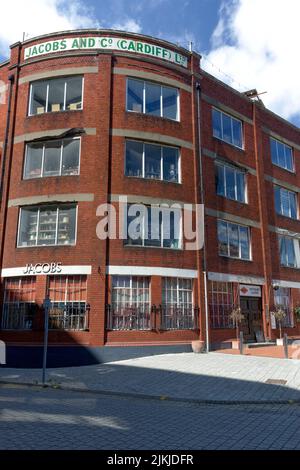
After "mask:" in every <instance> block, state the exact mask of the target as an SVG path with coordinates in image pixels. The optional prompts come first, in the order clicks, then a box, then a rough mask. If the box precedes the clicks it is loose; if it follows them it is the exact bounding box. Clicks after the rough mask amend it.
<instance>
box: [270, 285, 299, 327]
mask: <svg viewBox="0 0 300 470" xmlns="http://www.w3.org/2000/svg"><path fill="white" fill-rule="evenodd" d="M274 304H275V306H276V307H281V308H282V309H283V310H284V311H285V312H286V317H285V318H284V320H283V322H282V326H283V327H293V326H294V325H293V313H292V308H291V289H289V288H288V287H279V289H277V290H274Z"/></svg>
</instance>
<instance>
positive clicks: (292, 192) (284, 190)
mask: <svg viewBox="0 0 300 470" xmlns="http://www.w3.org/2000/svg"><path fill="white" fill-rule="evenodd" d="M276 189H279V192H280V212H277V210H276V196H275V194H276ZM282 192H286V193H288V201H289V215H287V214H284V213H283V205H282V197H281V195H282ZM274 197H275V211H276V214H278V215H282V216H283V217H288V218H290V219H292V220H298V219H299V204H298V193H296V192H295V191H290V190H289V189H286V188H283V187H282V186H278V185H277V184H275V185H274ZM291 197H294V198H295V205H296V217H292V215H291V208H292V206H291V200H290V198H291Z"/></svg>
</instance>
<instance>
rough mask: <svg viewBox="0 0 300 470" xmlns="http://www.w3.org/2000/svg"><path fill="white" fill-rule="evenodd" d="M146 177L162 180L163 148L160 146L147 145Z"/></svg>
mask: <svg viewBox="0 0 300 470" xmlns="http://www.w3.org/2000/svg"><path fill="white" fill-rule="evenodd" d="M145 177H146V178H151V179H160V178H161V147H160V146H159V145H151V144H145Z"/></svg>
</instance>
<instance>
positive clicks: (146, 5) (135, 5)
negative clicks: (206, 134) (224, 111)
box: [0, 0, 300, 126]
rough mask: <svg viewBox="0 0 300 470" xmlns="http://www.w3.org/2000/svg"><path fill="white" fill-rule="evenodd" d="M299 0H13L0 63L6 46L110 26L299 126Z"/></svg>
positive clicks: (4, 10)
mask: <svg viewBox="0 0 300 470" xmlns="http://www.w3.org/2000/svg"><path fill="white" fill-rule="evenodd" d="M299 17H300V1H299V0H285V1H284V2H283V1H282V0H98V1H96V0H85V1H84V0H26V1H24V0H12V1H11V2H5V4H4V2H3V4H2V5H1V8H0V61H1V60H4V59H5V58H6V57H8V56H9V45H10V44H13V43H14V42H16V41H21V40H22V38H23V37H24V33H25V35H26V36H25V37H26V38H30V37H34V36H37V35H40V34H45V33H49V32H53V31H61V30H68V29H76V28H111V29H119V30H124V31H132V32H136V33H142V34H148V35H151V36H155V37H159V38H162V39H166V40H168V41H171V42H174V43H175V44H179V45H181V46H184V47H187V48H188V46H189V43H190V42H192V43H193V48H194V50H196V51H197V52H199V53H200V54H201V55H202V62H201V64H202V67H203V68H204V69H205V70H207V71H208V72H209V73H211V74H212V75H214V76H216V77H218V78H220V79H221V80H222V81H224V82H226V83H228V84H229V85H231V86H232V87H234V88H235V89H237V90H239V91H246V90H249V89H252V88H256V89H257V90H258V92H260V93H263V92H267V93H264V94H263V95H261V98H262V100H263V102H264V103H265V105H266V106H267V107H268V108H269V109H271V110H272V111H274V112H275V113H277V114H279V115H280V116H282V117H284V118H285V119H288V120H289V121H291V122H293V123H294V124H295V125H297V126H300V86H299V78H300V62H299V60H298V47H299V44H300V41H299V39H300V28H299Z"/></svg>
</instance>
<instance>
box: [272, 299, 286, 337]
mask: <svg viewBox="0 0 300 470" xmlns="http://www.w3.org/2000/svg"><path fill="white" fill-rule="evenodd" d="M271 315H273V316H274V318H275V320H276V323H277V324H278V326H279V338H277V339H276V344H277V346H282V345H283V338H282V322H283V320H284V319H285V317H286V311H285V310H284V308H283V306H282V305H278V306H277V307H276V308H275V310H273V312H271Z"/></svg>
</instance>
